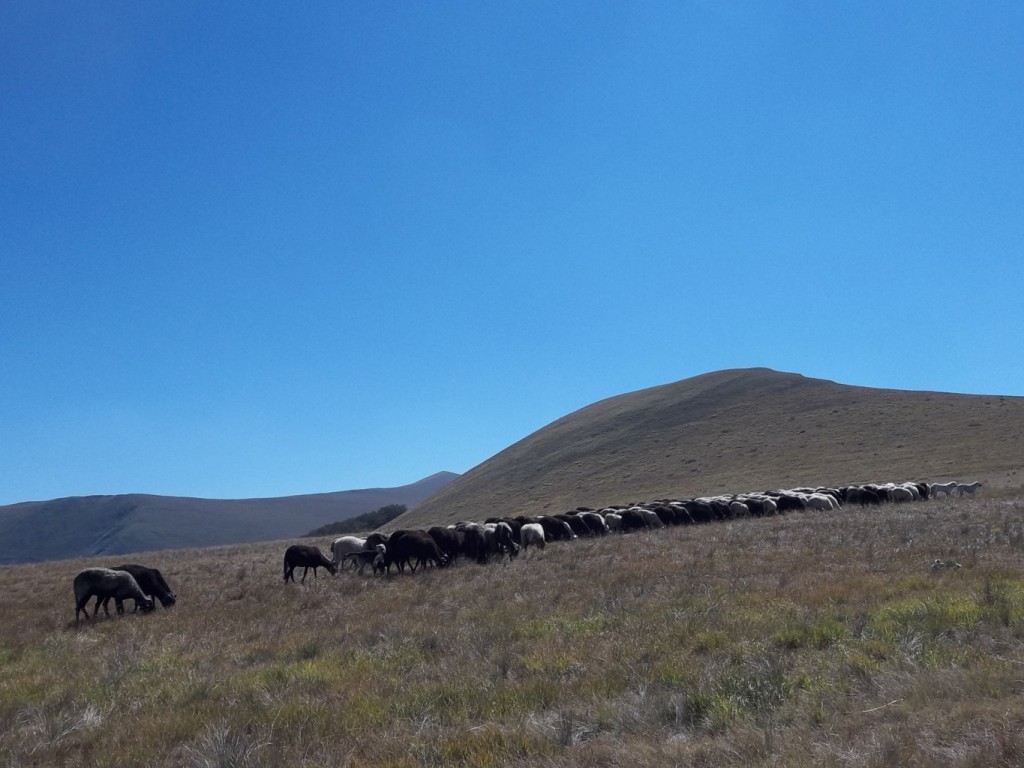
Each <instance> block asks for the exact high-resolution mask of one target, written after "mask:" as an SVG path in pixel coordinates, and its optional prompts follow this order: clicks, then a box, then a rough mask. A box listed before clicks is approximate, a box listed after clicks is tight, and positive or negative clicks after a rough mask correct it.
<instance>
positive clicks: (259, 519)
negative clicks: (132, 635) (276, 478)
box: [0, 472, 457, 565]
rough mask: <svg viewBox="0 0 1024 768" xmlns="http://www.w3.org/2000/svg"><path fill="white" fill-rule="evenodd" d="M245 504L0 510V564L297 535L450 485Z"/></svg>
mask: <svg viewBox="0 0 1024 768" xmlns="http://www.w3.org/2000/svg"><path fill="white" fill-rule="evenodd" d="M455 477H457V475H456V474H455V473H452V472H436V473H434V474H432V475H429V476H428V477H425V478H423V479H421V480H418V481H416V482H414V483H409V484H407V485H402V486H395V487H392V488H359V489H354V490H348V491H333V492H326V493H312V494H300V495H294V496H273V497H265V498H260V497H254V498H247V499H208V498H202V497H193V496H161V495H157V494H145V493H127V494H110V495H91V496H66V497H62V498H59V499H50V500H44V501H26V502H19V503H16V504H8V505H4V506H0V565H7V564H13V563H26V562H38V561H42V560H61V559H67V558H70V557H86V556H92V555H117V554H126V553H129V552H144V551H153V550H161V549H182V548H189V547H205V546H218V545H222V544H242V543H247V542H253V541H270V540H275V539H285V538H292V537H298V536H302V535H303V534H304V533H306V532H307V531H309V530H311V529H313V528H316V527H318V526H320V525H324V524H326V523H331V522H337V521H339V520H345V519H347V518H350V517H355V516H356V515H359V514H363V513H365V512H371V511H373V510H375V509H379V508H380V507H382V506H386V505H388V504H404V505H406V506H408V507H413V506H415V505H416V504H418V503H420V502H422V501H423V500H425V499H426V498H427V497H428V496H430V495H432V494H433V493H435V492H436V491H437V490H439V489H440V488H442V487H443V486H444V485H445V484H447V483H448V482H451V480H452V479H454V478H455Z"/></svg>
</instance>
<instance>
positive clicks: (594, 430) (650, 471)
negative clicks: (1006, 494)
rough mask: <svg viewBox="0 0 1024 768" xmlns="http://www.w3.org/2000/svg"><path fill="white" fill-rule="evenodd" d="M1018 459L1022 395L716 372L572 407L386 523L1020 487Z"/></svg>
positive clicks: (1023, 447)
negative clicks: (895, 487) (907, 483)
mask: <svg viewBox="0 0 1024 768" xmlns="http://www.w3.org/2000/svg"><path fill="white" fill-rule="evenodd" d="M1022 469H1024V398H1021V397H1001V396H997V395H993V396H977V395H956V394H945V393H939V392H906V391H900V390H889V389H870V388H866V387H852V386H845V385H842V384H836V383H834V382H831V381H824V380H821V379H811V378H806V377H804V376H800V375H797V374H792V373H779V372H777V371H772V370H769V369H765V368H755V369H742V370H729V371H719V372H716V373H709V374H705V375H702V376H696V377H694V378H690V379H685V380H683V381H679V382H675V383H673V384H666V385H664V386H659V387H653V388H650V389H645V390H641V391H639V392H632V393H629V394H625V395H621V396H619V397H613V398H610V399H608V400H603V401H601V402H598V403H594V404H593V405H590V406H588V407H586V408H583V409H581V410H579V411H576V412H575V413H571V414H569V415H568V416H565V417H564V418H561V419H559V420H557V421H555V422H553V423H552V424H550V425H548V426H546V427H544V428H543V429H541V430H539V431H537V432H535V433H533V434H532V435H529V436H528V437H526V438H524V439H523V440H521V441H519V442H518V443H515V444H514V445H512V446H510V447H509V448H507V449H506V450H504V451H502V452H501V453H499V454H497V455H496V456H494V457H492V458H491V459H488V460H487V461H485V462H484V463H483V464H481V465H479V466H477V467H475V468H473V469H472V470H470V471H469V472H467V473H466V474H464V475H463V476H461V477H460V478H459V479H458V480H456V481H455V482H453V483H451V484H450V485H448V486H446V487H445V488H444V489H443V490H442V491H440V492H439V493H438V494H436V495H435V496H433V497H431V498H430V499H429V500H427V501H426V502H425V503H423V504H421V505H420V506H418V507H417V508H416V509H414V510H410V512H409V513H408V514H407V515H405V516H404V517H402V518H399V519H398V520H397V521H395V523H393V524H392V526H391V527H396V526H408V527H412V526H422V525H425V524H427V523H434V522H450V521H455V520H460V519H482V518H484V517H487V516H488V515H491V514H495V515H516V514H523V513H526V514H536V513H542V512H548V513H552V512H562V511H564V510H566V509H572V508H574V507H576V506H579V505H585V506H591V507H599V506H604V505H609V504H616V503H624V502H629V501H635V500H650V499H656V498H663V497H668V496H671V497H676V498H681V497H688V496H692V495H698V494H705V493H718V492H737V491H747V490H763V489H765V488H775V487H780V486H788V487H792V486H795V485H806V484H812V485H813V484H819V483H821V484H845V483H854V482H872V481H879V480H883V481H884V480H890V479H892V480H896V479H898V480H905V479H927V480H929V481H932V482H935V481H941V480H947V479H966V478H970V479H971V480H974V479H980V480H982V481H984V482H985V483H986V485H988V486H989V487H990V488H991V487H1009V488H1019V487H1020V486H1021V484H1022V483H1024V471H1022ZM1018 471H1021V474H1020V475H1018V474H1017V473H1018Z"/></svg>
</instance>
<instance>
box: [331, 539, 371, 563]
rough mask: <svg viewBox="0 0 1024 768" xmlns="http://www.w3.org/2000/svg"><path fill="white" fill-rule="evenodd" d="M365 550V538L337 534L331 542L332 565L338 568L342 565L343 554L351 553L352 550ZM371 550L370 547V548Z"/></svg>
mask: <svg viewBox="0 0 1024 768" xmlns="http://www.w3.org/2000/svg"><path fill="white" fill-rule="evenodd" d="M365 550H366V539H361V538H359V537H358V536H339V537H338V538H336V539H335V540H334V541H332V542H331V556H332V558H333V560H334V565H335V567H336V568H338V569H339V570H340V569H341V567H342V565H343V561H344V559H345V555H351V554H352V553H353V552H363V551H365ZM370 551H371V552H372V551H373V550H372V549H371V550H370Z"/></svg>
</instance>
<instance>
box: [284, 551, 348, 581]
mask: <svg viewBox="0 0 1024 768" xmlns="http://www.w3.org/2000/svg"><path fill="white" fill-rule="evenodd" d="M299 566H302V568H303V571H302V581H301V582H300V583H302V584H305V583H306V574H307V573H309V569H310V568H312V569H313V578H316V569H317V568H319V567H321V566H323V567H324V568H326V569H327V570H328V571H330V572H331V573H332V574H334V573H337V572H338V566H336V565H335V564H334V563H333V561H331V560H330V559H329V558H328V557H327V556H326V555H325V554H324V553H323V552H321V551H320V548H319V547H314V546H310V545H309V544H292V545H291V546H290V547H288V549H286V550H285V551H284V580H285V582H287V581H288V580H289V579H291V580H292V581H293V582H294V581H295V569H296V568H297V567H299Z"/></svg>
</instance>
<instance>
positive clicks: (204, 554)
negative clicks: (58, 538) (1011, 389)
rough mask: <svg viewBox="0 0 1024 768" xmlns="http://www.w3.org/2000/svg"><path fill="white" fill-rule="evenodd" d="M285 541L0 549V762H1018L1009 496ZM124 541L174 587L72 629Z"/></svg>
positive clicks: (1020, 667) (1018, 654)
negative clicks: (380, 546)
mask: <svg viewBox="0 0 1024 768" xmlns="http://www.w3.org/2000/svg"><path fill="white" fill-rule="evenodd" d="M288 543H290V542H275V543H271V544H258V545H246V546H236V547H224V548H216V549H201V550H200V549H196V550H187V551H176V552H159V553H152V554H146V555H137V556H132V557H124V556H120V557H117V558H114V559H91V560H76V561H62V562H56V563H45V564H36V565H27V566H13V567H5V568H0V764H2V765H3V766H76V765H90V766H91V765H109V766H128V765H132V766H134V765H152V766H234V767H236V768H238V767H244V766H283V765H288V766H321V765H338V766H341V765H351V766H403V765H404V766H420V765H432V766H452V765H465V766H488V765H492V766H505V765H522V766H526V765H568V766H593V765H615V766H619V765H621V766H634V765H648V766H670V765H697V766H700V765H706V766H722V765H732V766H769V765H771V766H940V765H955V766H1000V765H1003V766H1010V765H1021V764H1022V763H1024V696H1022V695H1021V694H1022V693H1024V499H1021V498H1008V499H989V500H985V499H971V500H965V501H961V500H948V501H947V500H945V499H940V500H937V501H931V502H922V503H915V504H906V505H901V506H890V507H886V508H883V509H872V510H865V511H862V510H860V509H856V510H847V511H843V512H841V513H832V514H825V513H802V514H790V515H787V516H784V517H776V518H767V519H760V520H752V519H751V520H737V521H733V522H728V523H715V524H709V525H703V526H693V527H685V528H672V529H668V530H663V531H653V532H650V533H640V534H631V535H625V536H608V537H606V538H603V539H600V540H580V541H577V542H573V543H561V544H559V543H554V544H550V545H549V546H548V547H547V549H546V550H544V551H541V552H533V551H531V552H530V553H528V554H527V555H525V556H522V557H520V558H519V559H518V560H517V561H516V562H514V563H512V564H500V565H499V564H490V565H487V566H478V565H470V564H460V565H459V566H457V567H454V568H449V569H443V570H429V571H427V572H425V573H416V574H415V575H409V574H406V575H404V576H392V577H390V578H374V577H371V576H369V571H367V575H366V576H363V577H359V576H356V575H355V574H353V573H343V574H340V575H339V576H337V577H331V576H330V575H325V574H324V572H323V571H321V573H320V577H319V578H317V579H315V580H314V579H313V576H312V573H310V576H309V578H308V579H307V581H306V584H305V585H298V584H288V585H285V584H284V583H283V582H282V572H281V571H282V569H281V557H282V554H283V552H284V549H285V547H286V546H287V544H288ZM316 543H319V544H320V545H321V546H323V547H324V548H326V545H327V544H328V541H327V540H326V539H324V540H323V541H317V542H316ZM936 559H940V560H942V561H955V562H956V563H958V564H959V565H960V566H961V567H960V568H959V569H957V568H941V569H936V568H933V567H932V566H933V563H934V561H935V560H936ZM125 561H136V562H141V563H143V564H147V565H152V566H155V567H158V568H160V569H161V570H162V571H163V572H164V575H165V576H166V577H167V579H168V580H169V581H170V583H171V586H172V587H173V588H174V589H175V591H176V592H177V593H178V595H179V603H178V605H177V606H176V607H174V608H172V609H170V610H163V609H161V608H157V609H156V611H155V612H154V613H152V614H149V615H142V614H134V615H133V614H131V613H126V614H125V615H124V616H122V617H117V618H110V619H103V618H100V619H98V620H96V621H89V622H85V621H83V622H82V623H81V624H80V625H79V626H77V627H76V625H75V622H74V605H73V599H72V594H71V581H72V578H73V577H74V575H75V574H76V573H77V572H78V571H79V570H80V569H82V568H84V567H87V566H91V565H112V564H117V563H119V562H125ZM101 616H102V612H101Z"/></svg>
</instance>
